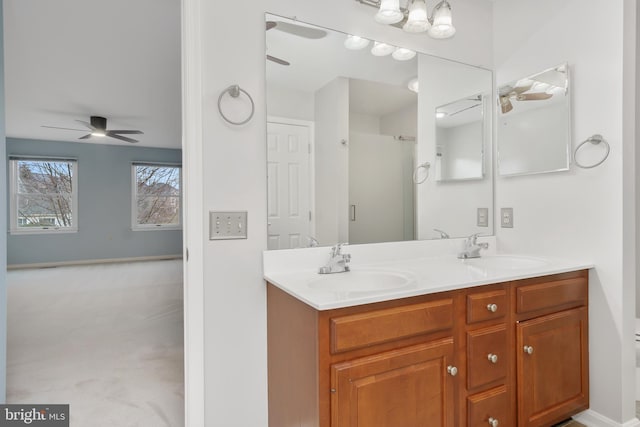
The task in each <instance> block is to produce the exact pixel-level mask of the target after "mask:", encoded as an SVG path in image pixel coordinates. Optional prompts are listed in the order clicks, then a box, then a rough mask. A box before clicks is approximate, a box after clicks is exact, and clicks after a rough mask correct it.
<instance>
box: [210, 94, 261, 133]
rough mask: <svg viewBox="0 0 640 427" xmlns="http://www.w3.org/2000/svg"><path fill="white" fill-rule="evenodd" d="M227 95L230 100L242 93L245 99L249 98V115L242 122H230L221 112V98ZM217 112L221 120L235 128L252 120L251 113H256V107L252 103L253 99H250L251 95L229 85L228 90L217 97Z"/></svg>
mask: <svg viewBox="0 0 640 427" xmlns="http://www.w3.org/2000/svg"><path fill="white" fill-rule="evenodd" d="M227 93H228V94H229V95H230V96H231V97H232V98H237V97H239V96H240V93H244V94H245V95H247V98H249V101H251V113H250V114H249V117H247V118H246V119H244V120H241V121H239V122H235V121H233V120H230V119H229V118H227V116H225V115H224V112H223V111H222V105H221V102H222V97H223V96H225V94H227ZM218 111H219V112H220V115H221V116H222V118H223V119H224V120H225V121H226V122H227V123H231V124H232V125H236V126H242V125H244V124H246V123H249V120H251V119H252V118H253V113H255V111H256V105H255V104H254V103H253V98H251V95H249V92H247V91H246V90H244V89H242V88H241V87H240V86H238V85H231V86H229V87H228V88H226V89H225V90H223V91H222V93H221V94H220V96H219V97H218Z"/></svg>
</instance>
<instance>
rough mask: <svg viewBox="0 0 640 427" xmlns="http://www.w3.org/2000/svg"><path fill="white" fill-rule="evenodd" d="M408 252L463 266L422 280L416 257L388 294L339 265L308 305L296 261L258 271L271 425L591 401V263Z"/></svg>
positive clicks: (549, 413)
mask: <svg viewBox="0 0 640 427" xmlns="http://www.w3.org/2000/svg"><path fill="white" fill-rule="evenodd" d="M447 263H449V264H448V265H447ZM488 263H489V264H485V265H490V263H491V261H490V260H489V262H488ZM415 264H416V265H421V266H422V268H424V270H423V271H424V272H426V271H433V270H434V269H437V268H440V269H441V273H442V272H443V271H444V269H447V268H449V269H451V271H452V272H453V271H454V270H456V268H457V269H458V270H459V269H462V270H464V271H463V272H462V273H461V272H458V273H455V274H458V275H459V276H458V279H454V280H451V281H450V282H447V287H448V288H449V289H448V290H442V287H438V286H435V287H434V289H437V291H435V292H429V291H428V290H426V291H425V289H423V288H424V287H425V286H426V287H427V288H428V287H429V286H428V285H421V283H424V282H425V281H428V280H427V279H426V278H425V273H423V272H421V271H419V270H418V271H417V272H415V275H414V276H412V277H411V280H413V281H414V285H415V287H413V288H411V287H410V286H409V287H405V288H402V289H403V290H402V291H397V290H396V291H395V292H392V294H393V295H394V296H393V297H391V299H389V296H388V294H389V292H386V293H385V292H384V291H373V292H372V291H370V290H368V291H360V290H349V289H347V290H345V291H344V292H340V291H339V290H338V287H335V286H334V285H332V284H331V282H332V281H334V280H337V281H341V280H348V278H349V276H348V275H349V274H350V273H344V275H342V276H341V277H340V278H337V279H331V278H328V280H327V281H326V282H325V285H326V286H328V288H329V290H327V293H329V294H333V296H334V298H335V299H336V301H338V302H336V301H333V302H331V303H329V302H326V301H325V302H323V303H318V304H316V303H314V302H313V298H314V295H315V296H317V297H318V298H319V299H321V298H322V297H321V291H319V290H317V289H315V290H314V291H313V292H312V293H311V294H308V295H300V294H299V293H298V291H299V288H297V286H298V285H300V284H302V283H304V282H305V280H307V283H309V282H308V279H304V278H303V277H304V275H303V274H301V273H298V274H290V275H287V274H283V275H278V274H273V275H269V274H265V277H266V279H267V281H268V282H269V283H268V284H267V286H268V289H267V301H268V346H269V350H268V355H269V371H268V372H269V425H270V426H271V427H290V426H296V427H297V426H303V425H304V426H318V427H373V426H403V427H418V426H430V427H431V426H434V427H435V426H442V427H444V426H447V427H461V426H469V427H481V426H482V427H486V426H493V427H497V426H519V427H525V426H527V427H529V426H530V427H535V426H538V427H548V426H550V425H552V424H554V423H557V422H559V421H562V420H564V419H566V418H568V417H570V416H572V415H574V414H576V413H578V412H580V411H583V410H585V409H587V408H588V406H589V381H588V372H589V361H588V310H587V307H588V270H586V269H585V268H581V267H580V266H575V267H574V268H573V269H572V268H571V267H565V268H560V269H558V268H555V269H554V268H546V269H545V268H544V267H542V268H528V269H527V268H524V270H523V269H511V270H509V269H507V270H504V269H503V270H501V269H500V268H487V267H485V269H484V270H482V268H480V267H477V265H482V264H476V265H473V264H470V263H465V261H460V260H456V261H451V260H447V262H441V261H435V262H433V264H432V266H431V267H433V268H432V269H430V268H429V267H428V266H427V267H425V261H421V262H419V263H415ZM395 267H397V266H395ZM404 267H407V265H404ZM494 267H495V266H494ZM470 268H471V270H470ZM478 268H480V270H482V271H479V270H478ZM409 270H410V269H409V268H407V269H406V270H405V271H409ZM387 271H391V270H390V269H388V270H387ZM522 271H525V273H526V272H527V271H528V273H526V274H523V273H522ZM442 274H444V273H442ZM455 274H454V275H455ZM474 274H475V275H476V276H474ZM436 276H437V275H436ZM309 277H311V276H309ZM360 277H361V275H360V276H359V275H358V274H356V275H354V276H353V278H354V280H360ZM432 277H435V276H432ZM509 277H511V278H512V280H510V279H509ZM322 279H323V278H318V279H313V280H314V284H317V285H318V286H320V284H321V283H322ZM492 280H495V282H492ZM274 282H275V284H274ZM454 282H455V283H457V285H456V284H455V283H454ZM289 286H290V287H289ZM332 286H333V287H332ZM367 292H369V294H375V295H376V296H375V297H374V299H375V300H377V301H373V302H369V303H365V304H361V303H358V304H357V305H353V304H352V303H350V302H349V301H350V300H354V299H355V300H358V298H360V297H361V296H362V294H364V293H367ZM403 292H404V293H405V294H406V295H409V296H406V297H400V298H398V295H401V294H402V293H403ZM368 297H371V295H368ZM314 305H315V306H314Z"/></svg>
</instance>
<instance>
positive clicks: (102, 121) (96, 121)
mask: <svg viewBox="0 0 640 427" xmlns="http://www.w3.org/2000/svg"><path fill="white" fill-rule="evenodd" d="M91 126H93V127H94V128H96V129H103V130H104V129H106V128H107V119H106V118H104V117H100V116H91Z"/></svg>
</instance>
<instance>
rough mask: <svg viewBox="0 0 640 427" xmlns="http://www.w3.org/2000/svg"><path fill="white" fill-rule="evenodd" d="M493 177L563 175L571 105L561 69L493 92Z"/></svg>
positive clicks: (567, 156) (567, 155)
mask: <svg viewBox="0 0 640 427" xmlns="http://www.w3.org/2000/svg"><path fill="white" fill-rule="evenodd" d="M498 105H499V108H498V109H499V116H498V117H499V120H498V135H497V138H498V172H499V174H500V175H502V176H508V175H529V174H536V173H545V172H558V171H567V170H569V162H570V153H571V151H570V146H571V111H570V110H571V102H570V98H569V73H568V66H567V64H562V65H559V66H557V67H554V68H551V69H549V70H545V71H543V72H541V73H538V74H534V75H532V76H529V77H526V78H524V79H520V80H517V81H513V82H511V83H509V84H506V85H502V86H500V87H499V88H498Z"/></svg>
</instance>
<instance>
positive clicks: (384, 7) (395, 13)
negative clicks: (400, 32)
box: [375, 0, 404, 24]
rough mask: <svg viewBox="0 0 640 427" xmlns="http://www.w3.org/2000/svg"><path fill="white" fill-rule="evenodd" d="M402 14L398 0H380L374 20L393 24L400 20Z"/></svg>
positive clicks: (402, 16)
mask: <svg viewBox="0 0 640 427" xmlns="http://www.w3.org/2000/svg"><path fill="white" fill-rule="evenodd" d="M403 18H404V14H403V13H402V11H401V10H400V0H382V1H381V2H380V9H379V10H378V13H376V16H375V20H376V21H377V22H379V23H381V24H395V23H397V22H400V21H402V19H403Z"/></svg>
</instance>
